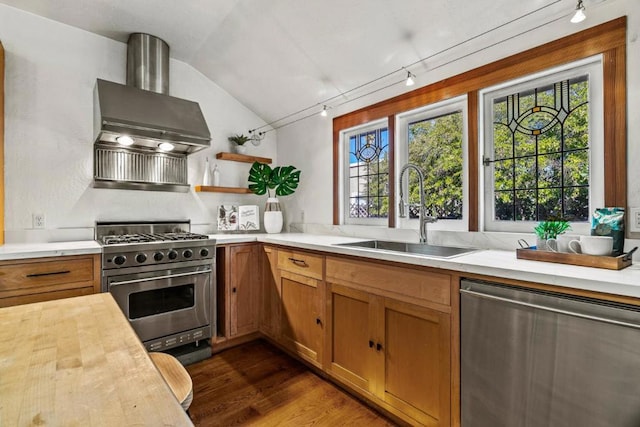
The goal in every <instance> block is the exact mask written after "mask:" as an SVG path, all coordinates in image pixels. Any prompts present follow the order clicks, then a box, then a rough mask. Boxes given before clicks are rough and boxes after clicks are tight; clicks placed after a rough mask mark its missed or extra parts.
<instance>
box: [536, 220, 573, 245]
mask: <svg viewBox="0 0 640 427" xmlns="http://www.w3.org/2000/svg"><path fill="white" fill-rule="evenodd" d="M567 230H571V226H570V225H569V223H568V222H567V221H565V220H563V219H560V220H552V221H541V222H540V223H539V224H538V225H536V226H535V227H534V229H533V231H534V232H535V233H536V236H538V237H539V238H540V239H544V240H547V239H555V238H556V237H558V234H562V233H564V232H565V231H567Z"/></svg>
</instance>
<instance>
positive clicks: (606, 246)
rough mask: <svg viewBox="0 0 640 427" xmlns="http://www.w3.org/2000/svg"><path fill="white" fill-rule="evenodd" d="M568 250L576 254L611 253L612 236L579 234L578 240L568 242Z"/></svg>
mask: <svg viewBox="0 0 640 427" xmlns="http://www.w3.org/2000/svg"><path fill="white" fill-rule="evenodd" d="M569 250H570V251H571V252H573V253H576V254H579V253H583V254H587V255H611V252H612V251H613V237H610V236H580V240H572V241H570V242H569Z"/></svg>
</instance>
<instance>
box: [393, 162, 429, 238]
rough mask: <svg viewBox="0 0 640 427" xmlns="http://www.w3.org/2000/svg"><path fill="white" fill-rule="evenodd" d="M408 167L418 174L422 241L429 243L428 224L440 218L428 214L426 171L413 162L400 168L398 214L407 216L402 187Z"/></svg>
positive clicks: (402, 216) (401, 216)
mask: <svg viewBox="0 0 640 427" xmlns="http://www.w3.org/2000/svg"><path fill="white" fill-rule="evenodd" d="M408 169H413V170H415V171H416V173H417V174H418V182H419V183H420V211H419V215H420V243H427V224H428V223H433V222H436V221H437V220H438V219H437V218H434V217H432V216H428V215H427V211H426V207H425V205H424V173H422V171H421V170H420V168H419V167H418V166H416V165H414V164H413V163H407V164H406V165H404V166H403V167H402V169H401V170H400V203H399V206H398V211H399V212H398V216H399V217H400V218H406V217H407V213H406V211H405V205H406V204H405V203H404V200H403V194H402V189H403V187H404V186H403V185H402V177H403V176H404V173H405V172H406V171H407V170H408Z"/></svg>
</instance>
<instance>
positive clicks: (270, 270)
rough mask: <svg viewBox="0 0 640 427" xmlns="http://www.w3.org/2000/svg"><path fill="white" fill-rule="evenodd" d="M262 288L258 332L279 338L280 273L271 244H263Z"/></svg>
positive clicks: (276, 254)
mask: <svg viewBox="0 0 640 427" xmlns="http://www.w3.org/2000/svg"><path fill="white" fill-rule="evenodd" d="M260 256H261V258H262V265H261V269H262V289H261V294H260V296H261V300H260V332H262V333H263V334H265V335H266V336H268V337H270V338H272V339H274V340H276V341H277V340H279V338H280V313H281V304H280V275H279V273H278V251H277V250H276V249H275V248H273V247H271V246H263V247H262V251H261V254H260Z"/></svg>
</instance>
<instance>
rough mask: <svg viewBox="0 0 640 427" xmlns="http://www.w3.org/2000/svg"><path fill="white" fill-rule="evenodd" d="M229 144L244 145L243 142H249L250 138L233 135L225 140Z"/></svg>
mask: <svg viewBox="0 0 640 427" xmlns="http://www.w3.org/2000/svg"><path fill="white" fill-rule="evenodd" d="M227 139H228V140H229V141H230V142H233V143H235V144H237V145H244V143H245V142H247V141H249V140H250V139H251V138H250V137H248V136H244V135H243V134H235V135H231V136H230V137H229V138H227Z"/></svg>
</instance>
